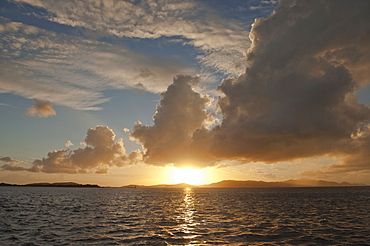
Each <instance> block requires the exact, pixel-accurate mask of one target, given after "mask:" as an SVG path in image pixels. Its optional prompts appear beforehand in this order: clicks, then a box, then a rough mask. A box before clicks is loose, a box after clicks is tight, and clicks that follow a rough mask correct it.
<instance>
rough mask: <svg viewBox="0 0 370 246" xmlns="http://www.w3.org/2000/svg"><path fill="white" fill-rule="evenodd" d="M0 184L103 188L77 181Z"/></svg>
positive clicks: (3, 184) (0, 184)
mask: <svg viewBox="0 0 370 246" xmlns="http://www.w3.org/2000/svg"><path fill="white" fill-rule="evenodd" d="M0 186H33V187H78V188H101V187H100V186H99V185H93V184H78V183H75V182H60V183H32V184H24V185H18V184H7V183H0Z"/></svg>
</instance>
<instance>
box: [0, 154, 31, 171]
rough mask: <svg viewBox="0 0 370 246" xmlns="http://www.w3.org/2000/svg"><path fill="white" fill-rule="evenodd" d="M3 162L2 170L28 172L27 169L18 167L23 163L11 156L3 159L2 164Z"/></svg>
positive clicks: (0, 160)
mask: <svg viewBox="0 0 370 246" xmlns="http://www.w3.org/2000/svg"><path fill="white" fill-rule="evenodd" d="M1 162H3V163H5V164H3V165H2V166H0V170H3V171H26V170H28V169H27V168H26V167H23V166H20V165H18V163H20V162H21V161H18V160H14V159H12V158H11V157H9V156H5V157H1V158H0V163H1Z"/></svg>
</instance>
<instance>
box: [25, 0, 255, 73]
mask: <svg viewBox="0 0 370 246" xmlns="http://www.w3.org/2000/svg"><path fill="white" fill-rule="evenodd" d="M18 2H23V3H28V4H31V5H33V6H37V7H40V8H43V9H45V10H46V11H47V12H49V14H48V15H46V16H42V18H48V19H49V20H50V21H53V22H56V23H59V24H63V25H68V26H72V27H80V28H84V29H85V30H89V31H93V35H94V36H98V37H99V36H100V37H104V36H117V37H127V38H138V39H158V38H161V37H165V38H175V39H176V40H178V42H182V43H183V44H188V45H191V46H194V47H196V48H197V49H199V50H200V51H201V52H202V53H203V54H201V55H199V60H200V61H201V62H202V63H203V64H204V65H205V66H209V67H211V68H214V69H216V70H219V71H221V72H223V73H226V74H232V75H238V74H239V73H241V72H243V71H244V69H245V66H244V64H243V63H240V60H243V58H244V52H245V51H246V50H247V48H248V46H249V40H248V38H247V37H248V29H249V27H248V26H246V24H245V23H240V22H237V21H235V20H233V19H228V20H225V19H223V18H222V17H221V16H220V15H218V14H217V12H215V11H214V10H213V9H211V8H210V7H209V6H205V5H203V4H201V3H199V2H196V1H191V0H188V1H182V0H181V1H180V0H175V1H174V0H160V1H151V2H146V1H139V2H135V3H133V2H131V1H86V0H83V1H78V2H75V1H63V2H60V1H54V0H52V1H43V0H37V1H34V0H19V1H18ZM91 33H92V32H86V35H92V34H91ZM225 57H229V60H228V62H226V61H227V60H226V59H225Z"/></svg>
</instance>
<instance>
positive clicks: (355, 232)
mask: <svg viewBox="0 0 370 246" xmlns="http://www.w3.org/2000/svg"><path fill="white" fill-rule="evenodd" d="M0 244H1V245H7V246H8V245H17V246H18V245H370V187H331V188H224V189H222V188H186V189H180V188H162V189H161V188H63V187H54V188H53V187H0Z"/></svg>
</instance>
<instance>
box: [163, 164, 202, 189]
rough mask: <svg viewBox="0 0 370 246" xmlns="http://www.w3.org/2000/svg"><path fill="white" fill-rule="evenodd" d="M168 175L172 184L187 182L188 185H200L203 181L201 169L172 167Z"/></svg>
mask: <svg viewBox="0 0 370 246" xmlns="http://www.w3.org/2000/svg"><path fill="white" fill-rule="evenodd" d="M170 175H171V179H172V183H174V184H179V183H187V184H190V185H201V184H204V182H205V175H204V170H203V169H193V168H177V167H173V168H172V170H171V174H170Z"/></svg>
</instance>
